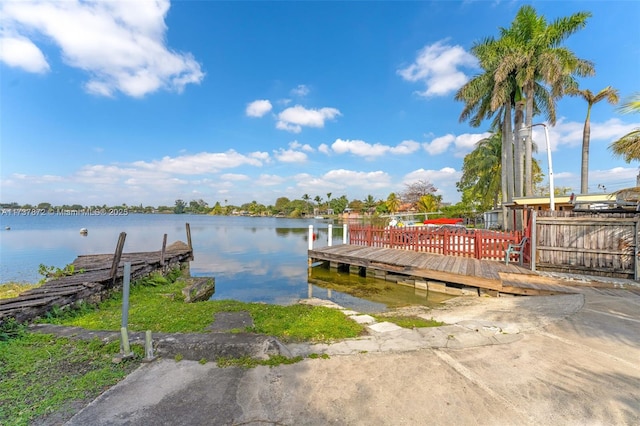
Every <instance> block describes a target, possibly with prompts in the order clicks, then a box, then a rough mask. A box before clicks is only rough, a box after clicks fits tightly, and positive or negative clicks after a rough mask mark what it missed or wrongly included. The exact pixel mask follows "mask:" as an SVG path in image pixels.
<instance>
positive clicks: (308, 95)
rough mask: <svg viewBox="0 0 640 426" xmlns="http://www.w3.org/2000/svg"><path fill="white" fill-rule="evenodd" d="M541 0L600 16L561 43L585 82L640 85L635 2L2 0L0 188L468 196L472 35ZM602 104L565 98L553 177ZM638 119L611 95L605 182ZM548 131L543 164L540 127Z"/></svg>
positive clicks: (626, 180) (601, 113)
mask: <svg viewBox="0 0 640 426" xmlns="http://www.w3.org/2000/svg"><path fill="white" fill-rule="evenodd" d="M524 4H530V5H532V6H533V7H534V8H535V9H536V11H537V13H538V14H540V15H544V16H545V17H546V19H547V20H548V21H549V22H551V21H553V20H555V19H557V18H559V17H565V16H569V15H571V14H573V13H576V12H580V11H588V12H590V13H591V14H592V16H591V17H590V18H589V19H588V21H587V25H586V27H585V28H584V29H582V30H580V31H579V32H577V33H575V34H573V35H571V36H570V37H569V38H568V39H567V40H566V41H565V43H564V45H565V46H566V47H568V48H569V49H571V50H572V51H573V52H574V53H575V54H576V55H577V56H578V57H580V58H582V59H586V60H589V61H592V62H593V63H594V64H595V69H596V75H595V76H593V77H588V78H581V79H579V83H580V87H581V88H583V89H589V90H591V91H592V92H598V91H600V90H601V89H603V88H605V87H607V86H613V87H614V88H616V89H618V91H619V94H620V97H621V99H623V100H624V99H625V98H627V97H629V96H630V95H632V94H633V93H634V92H638V91H640V84H639V83H640V26H638V25H637V21H638V18H640V2H637V1H631V0H630V1H615V0H614V1H534V2H522V1H463V2H458V1H412V2H397V1H394V2H391V1H375V2H367V1H332V2H311V1H298V2H294V1H256V2H248V1H234V2H231V1H208V0H201V1H173V2H169V1H168V0H155V1H147V0H140V1H133V0H124V1H108V2H107V1H77V0H64V1H41V0H34V1H26V0H20V1H13V0H5V1H2V2H1V3H0V158H1V160H0V167H1V170H0V202H2V203H10V202H17V203H19V204H26V203H29V204H32V205H37V204H38V203H41V202H48V203H51V204H53V205H62V204H81V205H84V206H92V205H100V206H101V205H103V204H107V205H109V206H113V205H121V204H126V205H140V204H143V205H145V206H147V205H151V206H159V205H169V206H172V205H174V204H175V201H176V200H177V199H182V200H185V201H186V202H189V201H191V200H200V199H202V200H204V201H205V202H207V203H208V204H209V205H210V206H213V205H214V204H215V203H216V202H220V203H221V204H222V205H225V204H229V205H241V204H243V203H248V202H251V201H257V202H258V203H262V204H265V205H272V204H275V201H276V200H277V198H279V197H288V198H289V199H291V200H294V199H301V198H302V196H303V195H304V194H308V195H309V196H310V197H311V198H312V199H313V198H315V197H316V196H320V197H321V198H322V199H323V200H326V199H327V197H328V195H327V194H331V198H338V197H340V196H343V195H344V196H346V197H347V198H348V199H349V200H354V199H360V200H362V199H364V198H366V197H367V196H368V195H372V196H374V197H375V198H376V199H386V198H387V196H388V195H389V194H390V193H391V192H396V193H401V192H402V191H403V190H405V189H406V188H407V185H408V184H411V183H414V182H416V181H420V180H422V181H427V182H430V183H432V184H433V185H434V186H435V187H436V188H437V189H438V191H437V194H439V195H442V199H443V201H444V202H449V203H456V202H458V201H459V200H460V196H461V194H460V193H459V192H458V191H457V189H456V186H455V183H456V182H457V181H458V180H459V178H460V176H461V168H462V164H463V159H464V156H465V155H466V154H468V153H469V152H471V151H472V150H473V148H474V145H475V143H476V142H478V141H479V140H480V139H482V138H484V137H486V136H487V135H488V134H489V133H488V131H489V130H490V123H489V122H485V123H482V125H481V126H480V127H471V126H470V125H469V123H468V122H460V120H459V117H460V113H461V111H462V108H463V104H462V103H461V102H459V101H456V100H455V99H454V96H455V93H456V91H457V90H458V89H459V88H460V87H461V86H462V85H463V84H464V83H465V82H467V81H469V79H471V78H473V76H475V75H478V74H479V73H481V69H480V68H479V67H478V64H477V61H476V59H475V57H474V56H473V55H472V54H471V53H470V50H471V48H472V47H473V46H474V44H475V43H479V42H481V41H482V40H483V39H485V38H486V37H498V36H499V28H501V27H503V28H506V27H509V26H510V25H511V22H512V21H513V19H514V17H515V15H516V13H517V11H518V9H519V8H520V7H521V6H522V5H524ZM586 111H587V104H586V102H585V101H584V100H582V99H580V98H570V97H565V98H562V99H560V100H559V101H558V103H557V117H558V119H557V123H556V125H555V126H553V127H549V142H550V146H551V152H552V160H553V172H554V180H555V186H556V187H568V188H571V190H572V191H573V192H576V193H578V192H579V189H580V161H581V160H580V158H581V143H582V128H583V124H584V120H585V117H586ZM534 123H544V118H543V117H542V116H540V117H534ZM637 127H640V115H638V114H635V115H634V114H626V115H625V114H621V113H620V112H619V111H618V110H617V108H616V107H615V106H613V105H610V104H608V103H607V102H600V103H598V104H596V105H594V107H593V110H592V114H591V146H590V162H589V169H590V172H589V192H605V191H606V192H611V191H615V190H618V189H622V188H626V187H631V186H635V184H636V176H637V174H638V164H634V163H630V164H629V163H625V162H624V160H622V159H616V158H614V157H613V156H612V154H611V152H610V151H609V150H608V146H609V144H610V143H611V142H612V141H614V140H616V139H618V138H620V137H621V136H623V135H624V134H626V133H628V132H630V131H631V130H633V129H634V128H637ZM534 141H535V142H536V144H537V145H538V147H539V152H538V153H537V154H535V157H536V158H537V159H538V160H539V161H540V164H541V167H542V171H543V172H544V173H545V175H546V174H547V170H548V164H547V154H546V146H547V141H546V138H545V135H544V132H543V127H541V126H536V127H535V128H534ZM545 182H546V177H545Z"/></svg>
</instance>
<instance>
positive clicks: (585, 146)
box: [569, 86, 618, 194]
mask: <svg viewBox="0 0 640 426" xmlns="http://www.w3.org/2000/svg"><path fill="white" fill-rule="evenodd" d="M569 94H570V95H572V96H580V97H581V98H582V99H584V100H585V101H586V102H587V117H586V118H585V120H584V128H583V129H582V163H581V164H582V165H581V168H580V193H581V194H587V193H588V192H589V142H590V139H591V108H592V107H593V105H595V104H597V103H598V102H600V101H602V100H605V99H606V100H607V102H609V103H610V104H617V103H618V90H617V89H614V88H613V87H611V86H607V87H605V88H604V89H602V90H601V91H599V92H598V93H596V94H594V93H593V92H591V90H589V89H584V90H580V89H571V90H570V91H569Z"/></svg>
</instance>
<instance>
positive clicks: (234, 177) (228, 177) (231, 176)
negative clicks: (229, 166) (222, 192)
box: [220, 173, 250, 182]
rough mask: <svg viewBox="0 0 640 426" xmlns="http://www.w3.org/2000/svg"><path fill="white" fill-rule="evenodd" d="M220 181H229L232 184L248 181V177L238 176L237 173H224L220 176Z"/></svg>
mask: <svg viewBox="0 0 640 426" xmlns="http://www.w3.org/2000/svg"><path fill="white" fill-rule="evenodd" d="M220 179H222V180H230V181H234V182H240V181H247V180H249V179H250V178H249V176H247V175H243V174H239V173H224V174H222V175H220Z"/></svg>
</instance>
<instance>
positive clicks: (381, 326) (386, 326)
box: [367, 321, 404, 333]
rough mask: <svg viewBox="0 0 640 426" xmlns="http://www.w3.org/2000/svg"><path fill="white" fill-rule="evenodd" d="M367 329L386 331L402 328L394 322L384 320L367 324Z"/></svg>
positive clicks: (379, 331)
mask: <svg viewBox="0 0 640 426" xmlns="http://www.w3.org/2000/svg"><path fill="white" fill-rule="evenodd" d="M367 330H370V331H373V332H374V333H388V332H390V331H399V330H404V329H403V328H402V327H400V326H398V325H396V324H393V323H390V322H386V321H385V322H378V323H375V324H371V325H369V326H367Z"/></svg>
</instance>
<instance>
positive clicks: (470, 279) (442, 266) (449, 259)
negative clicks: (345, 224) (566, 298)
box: [308, 244, 575, 295]
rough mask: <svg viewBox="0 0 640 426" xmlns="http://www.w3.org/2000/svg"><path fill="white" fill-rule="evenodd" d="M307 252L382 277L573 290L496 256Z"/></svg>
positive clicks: (346, 248) (495, 288) (350, 248)
mask: <svg viewBox="0 0 640 426" xmlns="http://www.w3.org/2000/svg"><path fill="white" fill-rule="evenodd" d="M308 255H309V259H310V260H311V262H318V261H323V262H330V264H331V266H333V267H336V268H341V267H345V266H349V267H350V270H352V272H353V267H354V266H355V267H356V268H360V270H359V271H358V273H359V274H360V275H366V276H376V277H378V278H382V279H388V276H389V275H391V276H397V275H401V276H405V277H413V278H414V281H416V280H417V281H418V282H425V281H435V282H439V284H438V285H439V286H440V287H442V284H443V283H446V284H448V285H451V284H453V285H454V286H458V287H460V286H464V287H469V288H475V289H478V292H480V291H481V290H486V291H488V292H489V293H491V294H499V293H506V294H515V295H543V294H546V295H549V294H561V293H572V292H574V291H575V289H572V288H571V287H569V286H567V285H566V282H564V281H561V280H557V279H554V278H550V277H543V276H540V275H538V274H537V273H535V272H532V271H530V270H529V269H526V268H523V267H521V266H518V265H516V264H513V263H510V264H508V265H506V264H505V263H504V262H499V261H495V260H479V259H474V258H471V257H462V256H446V255H441V254H433V253H424V252H416V251H411V250H402V249H393V248H384V247H366V246H361V245H350V244H343V245H337V246H328V247H323V248H319V249H313V250H309V252H308ZM371 271H376V272H375V273H371ZM394 278H397V277H394ZM434 284H436V283H434ZM416 286H417V285H416ZM436 288H437V287H436ZM436 291H437V290H436Z"/></svg>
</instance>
